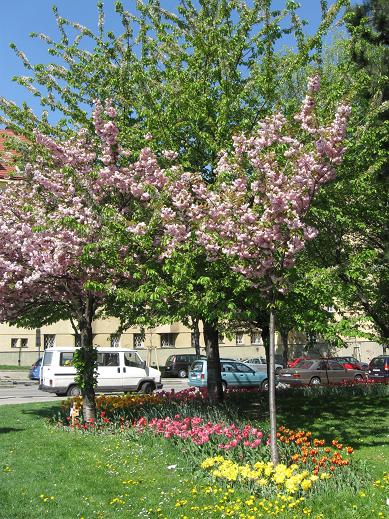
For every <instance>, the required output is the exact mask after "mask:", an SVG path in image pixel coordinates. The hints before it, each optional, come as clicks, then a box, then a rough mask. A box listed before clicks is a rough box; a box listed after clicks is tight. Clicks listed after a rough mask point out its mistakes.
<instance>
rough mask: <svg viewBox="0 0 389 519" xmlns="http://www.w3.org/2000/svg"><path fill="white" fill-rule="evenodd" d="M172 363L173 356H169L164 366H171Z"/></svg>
mask: <svg viewBox="0 0 389 519" xmlns="http://www.w3.org/2000/svg"><path fill="white" fill-rule="evenodd" d="M173 362H174V355H170V357H168V358H167V359H166V362H165V365H166V366H169V365H170V364H173Z"/></svg>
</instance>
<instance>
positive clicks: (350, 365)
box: [330, 356, 369, 371]
mask: <svg viewBox="0 0 389 519" xmlns="http://www.w3.org/2000/svg"><path fill="white" fill-rule="evenodd" d="M330 358H331V360H335V361H336V362H339V364H342V366H343V367H344V368H346V369H362V370H364V371H367V370H368V369H369V365H368V364H367V363H366V362H360V361H359V360H357V359H356V358H355V357H344V356H342V357H330Z"/></svg>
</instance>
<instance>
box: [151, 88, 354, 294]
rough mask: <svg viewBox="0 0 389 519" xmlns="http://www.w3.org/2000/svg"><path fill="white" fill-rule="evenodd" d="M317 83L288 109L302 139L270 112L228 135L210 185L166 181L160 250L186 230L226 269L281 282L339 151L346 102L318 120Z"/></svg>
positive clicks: (187, 178)
mask: <svg viewBox="0 0 389 519" xmlns="http://www.w3.org/2000/svg"><path fill="white" fill-rule="evenodd" d="M318 89H319V79H318V78H312V79H311V80H310V82H309V85H308V94H307V97H306V98H305V100H304V102H303V106H302V108H301V110H300V112H299V113H298V114H297V115H296V121H298V122H299V123H300V124H301V128H302V132H303V133H304V132H307V133H308V135H309V136H310V138H308V139H306V138H305V137H304V136H301V137H299V134H298V133H297V134H296V135H289V134H288V133H287V130H286V129H287V127H288V125H287V120H286V118H285V117H284V116H283V115H282V114H280V113H277V114H274V115H273V116H270V117H267V118H266V119H265V120H264V121H262V122H261V123H260V124H259V126H258V128H257V130H256V132H254V134H251V135H244V134H241V135H237V136H235V137H234V138H233V150H232V152H231V153H227V152H225V151H224V152H221V154H220V160H219V163H218V165H217V167H216V169H215V174H216V181H215V182H214V183H213V184H212V186H211V187H210V186H209V185H207V183H206V182H205V180H204V179H203V178H202V177H201V175H200V174H198V173H187V172H181V174H178V175H177V177H176V178H175V179H174V181H173V182H171V183H170V184H169V192H170V194H171V196H170V206H169V207H165V208H164V209H163V210H162V212H161V214H162V220H163V222H164V224H165V230H166V231H167V232H166V236H165V240H166V241H167V242H168V245H167V250H166V254H169V253H171V252H172V251H173V250H175V249H176V248H179V247H180V246H183V247H185V246H187V241H188V237H190V236H192V237H194V240H195V242H196V244H198V245H200V246H201V247H202V248H203V250H204V251H205V253H206V255H207V257H208V259H209V260H211V261H212V260H216V259H218V258H227V259H228V260H229V261H230V262H231V268H232V270H234V271H236V272H238V273H240V274H242V275H243V276H244V277H246V278H248V279H251V280H252V281H253V282H258V281H260V280H261V279H263V278H268V280H271V281H272V284H273V285H274V284H275V285H277V284H278V286H281V283H279V281H280V280H281V274H282V272H283V269H285V268H288V267H290V266H292V265H293V263H294V261H295V256H296V254H297V253H298V252H299V251H300V250H301V249H302V248H303V247H304V245H305V242H306V241H307V240H310V239H312V238H314V237H315V236H316V234H317V231H316V229H314V228H312V227H310V226H309V225H307V224H306V221H305V217H306V214H307V212H308V210H309V208H310V206H311V203H312V200H313V198H314V196H315V194H316V193H317V191H318V190H319V189H320V187H321V186H322V185H324V184H325V183H327V182H329V181H330V180H332V179H333V178H334V176H335V168H336V166H338V165H339V164H340V162H341V160H342V157H343V154H344V151H345V148H344V146H343V145H342V143H343V141H344V138H345V132H346V126H347V119H348V116H349V113H350V108H349V107H348V106H346V105H344V104H341V105H340V106H339V107H338V109H337V111H336V114H335V117H334V120H333V121H332V123H331V124H330V125H328V126H319V125H318V124H317V121H316V118H315V117H314V109H315V95H316V93H317V91H318Z"/></svg>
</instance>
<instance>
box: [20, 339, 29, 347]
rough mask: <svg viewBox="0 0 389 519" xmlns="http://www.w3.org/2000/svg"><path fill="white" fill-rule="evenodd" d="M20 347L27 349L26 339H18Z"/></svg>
mask: <svg viewBox="0 0 389 519" xmlns="http://www.w3.org/2000/svg"><path fill="white" fill-rule="evenodd" d="M20 347H21V348H28V339H20Z"/></svg>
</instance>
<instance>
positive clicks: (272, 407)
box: [269, 310, 278, 465]
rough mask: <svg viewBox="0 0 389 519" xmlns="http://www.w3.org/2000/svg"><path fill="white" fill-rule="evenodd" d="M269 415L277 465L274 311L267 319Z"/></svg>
mask: <svg viewBox="0 0 389 519" xmlns="http://www.w3.org/2000/svg"><path fill="white" fill-rule="evenodd" d="M269 339H270V342H269V413H270V452H271V460H272V463H273V465H277V464H278V449H277V436H276V434H277V411H276V385H275V318H274V310H271V311H270V319H269Z"/></svg>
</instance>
